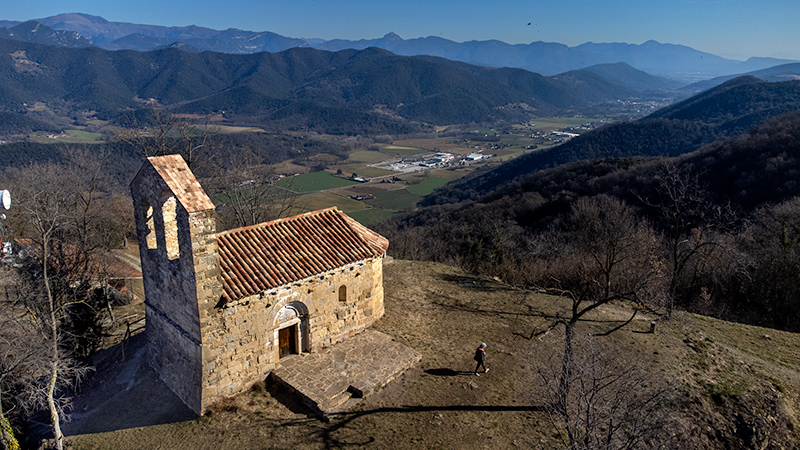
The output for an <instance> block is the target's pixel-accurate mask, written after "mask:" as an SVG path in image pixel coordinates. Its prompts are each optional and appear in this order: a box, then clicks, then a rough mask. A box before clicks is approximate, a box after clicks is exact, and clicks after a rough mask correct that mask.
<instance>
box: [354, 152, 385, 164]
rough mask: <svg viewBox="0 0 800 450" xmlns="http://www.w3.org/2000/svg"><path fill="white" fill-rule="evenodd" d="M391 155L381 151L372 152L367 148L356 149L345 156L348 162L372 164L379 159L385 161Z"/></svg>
mask: <svg viewBox="0 0 800 450" xmlns="http://www.w3.org/2000/svg"><path fill="white" fill-rule="evenodd" d="M390 158H391V156H389V155H387V154H384V153H381V152H373V151H369V150H356V151H354V152H352V153H350V156H349V157H348V158H347V163H348V164H358V163H362V164H374V163H378V162H381V161H385V160H387V159H390Z"/></svg>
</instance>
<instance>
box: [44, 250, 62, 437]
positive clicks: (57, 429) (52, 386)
mask: <svg viewBox="0 0 800 450" xmlns="http://www.w3.org/2000/svg"><path fill="white" fill-rule="evenodd" d="M48 239H49V236H47V235H45V239H42V255H43V262H42V278H43V281H44V288H45V291H47V300H48V302H49V305H50V333H51V334H50V339H51V340H52V346H51V349H52V354H51V356H52V358H53V359H52V361H51V364H52V365H51V369H50V380H49V381H48V382H47V406H48V407H50V423H51V425H52V427H53V437H54V438H55V441H56V448H57V449H58V450H63V448H64V442H63V441H64V435H63V434H61V424H60V423H59V422H60V420H59V417H58V408H57V407H56V401H55V390H56V381H58V361H59V355H58V323H57V322H56V302H55V299H54V298H53V290H52V289H51V288H50V277H49V275H48V273H47V262H48V257H49V255H48V254H47V250H48V248H47V247H48V245H47V244H48V243H47V240H48Z"/></svg>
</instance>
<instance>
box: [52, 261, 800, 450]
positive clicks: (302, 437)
mask: <svg viewBox="0 0 800 450" xmlns="http://www.w3.org/2000/svg"><path fill="white" fill-rule="evenodd" d="M384 275H385V278H384V288H385V292H386V301H385V304H386V314H385V316H384V317H383V318H382V319H381V320H380V321H379V322H378V323H377V326H376V327H375V328H376V329H378V330H379V331H382V332H384V333H387V334H389V335H391V336H392V337H393V338H394V339H395V340H396V341H397V342H400V343H403V344H405V345H407V346H409V347H412V348H414V349H415V350H417V351H418V352H420V354H422V356H423V357H422V363H421V367H420V369H418V370H415V371H411V372H409V373H406V374H405V375H404V376H403V377H402V378H400V379H398V380H395V381H394V382H392V383H391V384H390V385H389V386H387V387H386V388H384V389H382V390H381V391H379V392H378V393H376V394H373V395H372V396H370V397H368V398H367V399H366V400H365V401H364V402H362V403H361V404H360V405H359V406H357V407H356V409H354V410H353V411H350V412H347V413H344V414H341V415H339V416H336V417H334V418H333V419H332V421H331V422H330V423H322V422H319V421H317V420H316V419H313V418H308V417H306V416H305V414H303V411H302V410H300V409H296V407H294V406H292V407H291V408H287V407H285V406H283V405H281V404H280V403H277V402H276V401H275V399H274V398H273V397H271V396H270V395H268V394H266V393H265V392H264V391H263V388H262V387H259V386H256V388H254V389H253V390H252V391H250V392H247V393H244V394H242V395H240V396H239V397H237V398H236V399H233V400H230V401H226V402H223V403H222V404H220V405H218V407H216V408H214V409H213V412H212V413H211V414H208V415H207V416H205V417H202V418H199V419H195V420H188V421H181V422H178V423H169V422H164V421H163V417H162V418H161V420H162V421H160V422H158V421H157V422H154V423H157V424H158V425H153V426H147V423H145V422H144V419H146V417H140V418H138V419H137V423H136V424H135V425H136V427H135V428H134V427H133V425H134V424H126V423H118V424H117V425H116V426H115V427H114V431H105V432H101V433H95V434H86V435H80V436H69V437H68V438H67V442H68V444H69V445H71V446H72V447H73V448H77V449H90V448H115V449H120V450H124V449H134V448H155V447H164V448H177V447H182V448H188V447H191V448H197V449H214V448H220V447H222V448H240V449H249V448H254V449H255V448H263V447H264V446H265V445H267V446H269V447H270V448H281V449H283V448H285V449H290V448H291V449H323V448H332V447H333V448H336V447H343V446H350V445H359V446H368V447H371V448H394V449H418V448H471V447H475V446H480V447H483V446H485V447H490V448H555V447H558V446H559V445H560V443H559V441H558V438H557V434H556V430H555V429H554V428H553V425H552V423H551V422H550V420H549V418H548V416H547V414H546V412H545V409H546V407H547V406H548V405H547V403H546V401H545V400H544V399H545V398H546V394H545V392H544V391H543V390H542V388H541V384H540V381H539V380H540V377H539V375H538V374H537V369H541V370H545V371H547V370H550V369H551V368H552V366H551V365H550V363H551V362H553V361H552V360H551V359H550V358H552V357H554V356H557V355H558V351H559V349H560V348H561V347H560V346H561V345H562V344H563V343H562V339H563V329H562V328H555V329H554V330H553V331H551V332H550V333H548V334H546V335H544V336H542V337H541V338H533V339H532V340H528V339H527V337H528V336H530V335H531V333H532V332H534V331H543V330H544V329H546V327H547V326H548V325H549V324H550V321H551V320H552V318H553V315H554V314H556V313H557V312H558V311H559V309H560V308H562V307H563V306H564V304H563V301H562V300H559V299H558V298H555V297H549V296H544V295H538V294H533V293H527V292H523V291H519V290H516V289H512V288H511V287H509V286H507V285H504V284H502V283H498V282H496V281H494V280H491V279H486V278H478V277H472V276H469V275H466V274H465V273H463V272H461V271H459V270H457V269H454V268H451V267H448V266H444V265H441V264H435V263H423V262H409V261H401V260H397V261H395V262H393V263H391V264H387V265H386V266H385V270H384ZM629 312H630V311H629V310H628V309H627V308H625V307H623V306H611V307H608V308H604V309H603V310H601V311H599V312H596V313H595V314H594V315H593V316H592V317H590V319H592V320H589V321H586V322H582V323H581V324H580V326H579V329H578V332H579V334H581V335H586V333H588V332H597V331H600V330H601V329H603V328H605V327H608V326H613V325H615V324H619V323H620V321H621V320H624V318H627V316H628V313H629ZM647 329H649V318H647V317H646V316H641V317H640V319H639V320H635V321H633V322H632V323H630V324H629V325H627V326H626V327H625V328H623V329H622V330H620V331H618V332H615V333H613V334H611V335H610V336H608V337H605V338H601V339H598V341H597V344H596V345H597V346H598V347H597V348H596V350H600V349H603V350H602V351H603V352H609V353H610V354H613V355H614V358H612V360H616V361H618V362H622V361H624V362H626V363H628V364H630V365H633V366H637V365H638V366H639V367H641V368H642V369H645V370H646V371H647V372H648V373H650V374H651V376H650V377H649V378H648V379H647V380H648V381H647V382H648V383H652V384H651V386H666V387H667V392H668V394H667V395H668V396H667V397H664V399H665V402H664V408H663V409H661V410H659V412H658V413H657V414H658V415H657V417H654V419H658V420H659V421H661V422H662V425H661V426H662V427H663V428H660V431H659V432H658V433H657V434H656V435H655V436H654V437H653V439H652V440H651V441H650V443H651V444H653V445H656V444H658V443H661V442H665V447H664V448H675V449H678V448H681V449H683V448H707V449H727V448H760V447H762V446H768V447H769V446H772V447H775V448H792V447H796V446H797V445H798V444H800V442H799V441H798V435H797V433H796V430H797V426H798V420H799V419H800V416H798V414H799V413H800V412H799V411H798V410H797V408H796V405H797V404H798V400H800V397H799V396H798V394H800V359H799V358H798V354H797V352H796V351H794V349H796V348H797V346H798V345H800V336H798V335H797V334H791V333H783V332H776V331H773V330H766V329H761V328H756V327H748V326H742V325H736V324H731V323H727V322H722V321H718V320H714V319H709V318H705V317H702V316H694V315H689V314H683V315H681V316H680V318H678V319H677V320H675V321H671V322H663V323H660V324H659V325H658V328H657V332H656V333H655V334H649V333H644V332H643V331H646V330H647ZM481 341H485V342H486V343H487V344H488V347H487V349H486V352H487V364H488V367H489V368H490V372H489V373H487V374H485V375H482V376H480V377H476V376H474V375H473V374H472V370H473V368H474V361H472V354H473V352H474V347H475V346H476V345H477V344H478V343H480V342H481ZM556 359H557V358H556ZM144 372H146V368H144V367H142V368H140V369H139V373H144ZM100 375H101V374H98V377H99V376H100ZM105 379H106V380H108V381H107V382H106V383H104V384H102V385H101V386H102V387H104V388H108V387H109V386H110V387H113V389H110V390H108V391H107V392H116V394H117V395H119V396H120V397H119V399H120V400H121V401H124V399H125V398H132V396H133V395H139V396H138V398H139V399H140V402H142V404H141V405H137V407H141V408H142V410H143V411H146V410H147V408H146V406H147V402H148V401H150V402H158V401H159V399H155V398H149V397H148V396H147V395H144V394H145V393H146V392H147V386H146V385H142V384H134V385H133V386H130V390H126V386H127V385H126V384H115V382H114V375H113V374H111V376H110V377H108V376H106V378H105ZM99 386H100V385H99V383H98V384H97V385H90V386H85V387H84V388H83V389H82V395H83V394H85V395H86V396H87V397H91V396H92V395H93V393H94V392H95V391H94V390H95V389H97V388H98V387H99ZM637 389H647V388H646V387H645V386H643V385H637ZM101 398H102V401H103V402H106V405H107V406H108V407H112V408H113V406H114V405H115V404H117V403H115V402H116V401H117V400H115V399H114V396H113V395H107V396H105V397H101ZM137 403H139V402H137ZM77 404H78V405H79V406H80V407H81V408H82V407H83V406H86V404H85V403H82V402H81V400H80V399H79V400H78V403H77ZM156 410H159V411H160V409H159V408H156Z"/></svg>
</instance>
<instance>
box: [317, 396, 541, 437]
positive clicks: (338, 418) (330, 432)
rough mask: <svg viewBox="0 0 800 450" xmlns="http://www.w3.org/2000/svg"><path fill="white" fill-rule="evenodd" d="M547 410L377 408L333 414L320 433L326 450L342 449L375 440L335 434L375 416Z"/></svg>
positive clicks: (454, 406)
mask: <svg viewBox="0 0 800 450" xmlns="http://www.w3.org/2000/svg"><path fill="white" fill-rule="evenodd" d="M546 410H547V408H546V407H544V406H533V405H528V406H525V405H522V406H507V405H442V406H398V407H383V408H375V409H370V410H366V411H354V412H345V413H339V414H332V415H331V416H330V418H331V419H332V421H331V423H330V425H328V426H326V427H324V428H323V429H322V430H321V431H320V435H321V437H322V440H323V442H324V443H325V448H341V447H345V446H360V445H366V444H369V443H371V442H373V441H374V440H375V438H373V437H370V438H367V439H365V440H364V441H362V442H343V441H341V440H340V439H337V438H336V437H335V436H334V434H335V433H336V432H337V431H339V430H341V429H342V428H345V427H347V426H348V425H350V424H351V423H352V422H353V421H355V420H357V419H360V418H362V417H366V416H372V415H375V414H387V413H389V414H397V413H420V412H445V411H481V412H509V411H510V412H515V411H516V412H543V411H546Z"/></svg>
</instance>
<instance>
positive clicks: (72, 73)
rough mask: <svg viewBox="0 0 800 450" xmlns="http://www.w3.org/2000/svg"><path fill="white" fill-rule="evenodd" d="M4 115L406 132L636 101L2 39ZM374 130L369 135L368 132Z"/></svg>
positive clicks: (485, 71) (468, 80) (513, 75)
mask: <svg viewBox="0 0 800 450" xmlns="http://www.w3.org/2000/svg"><path fill="white" fill-rule="evenodd" d="M0 53H1V54H2V55H4V56H3V57H0V72H2V73H4V74H5V75H4V77H3V78H2V79H0V107H3V108H5V109H6V110H11V111H20V110H23V109H24V105H25V104H28V105H30V104H34V103H35V102H44V103H46V104H63V105H66V106H68V107H71V108H73V109H76V110H94V111H96V112H97V114H98V116H99V117H101V118H113V117H114V116H115V115H116V114H118V113H119V112H120V111H123V110H127V109H135V108H141V107H144V106H145V105H147V104H152V103H153V102H157V103H158V104H160V105H162V106H163V107H168V108H176V107H179V108H178V109H177V110H179V111H182V112H219V113H222V112H224V113H225V114H226V116H236V115H238V116H251V117H252V116H254V117H256V118H257V120H259V121H262V122H263V121H277V122H278V124H279V126H286V125H287V124H291V125H293V126H295V127H297V126H312V127H313V126H315V125H317V124H318V123H325V124H326V125H329V126H330V127H333V128H336V127H339V128H342V127H346V126H350V127H351V128H354V129H358V128H359V127H365V128H366V132H378V133H380V132H385V131H387V130H389V131H393V132H401V133H402V132H406V131H408V130H409V129H410V128H416V127H419V126H420V124H419V123H420V122H426V123H433V124H453V123H468V122H492V121H496V120H525V119H526V118H529V117H530V116H531V115H533V114H535V115H538V116H542V115H550V114H556V113H559V112H564V111H570V112H572V113H577V112H580V111H581V110H582V109H585V108H588V107H590V106H592V105H595V104H597V103H602V102H608V101H616V100H620V99H627V98H630V97H631V96H633V95H638V93H637V92H635V91H633V90H630V89H627V88H624V87H621V86H619V85H617V84H613V83H610V82H609V81H608V80H606V79H604V78H603V77H601V76H599V75H596V74H592V73H589V72H575V73H571V74H569V75H564V76H561V77H544V76H541V75H538V74H535V73H531V72H527V71H525V70H522V69H490V68H485V67H477V66H470V65H468V64H464V63H458V62H453V61H448V60H445V59H442V58H434V57H427V56H426V57H404V56H397V55H394V54H392V53H389V52H388V51H385V50H379V49H376V48H368V49H365V50H360V51H356V50H343V51H339V52H326V51H320V50H314V49H311V48H293V49H289V50H286V51H283V52H280V53H258V54H252V55H229V54H223V53H212V52H203V53H190V52H184V51H181V50H178V49H176V48H167V49H162V50H157V51H152V52H147V53H142V52H134V51H116V52H109V51H106V50H102V49H99V48H96V47H91V48H77V49H73V48H62V47H54V46H46V45H38V44H34V43H27V42H20V41H12V40H5V39H0ZM373 127H374V128H373Z"/></svg>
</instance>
